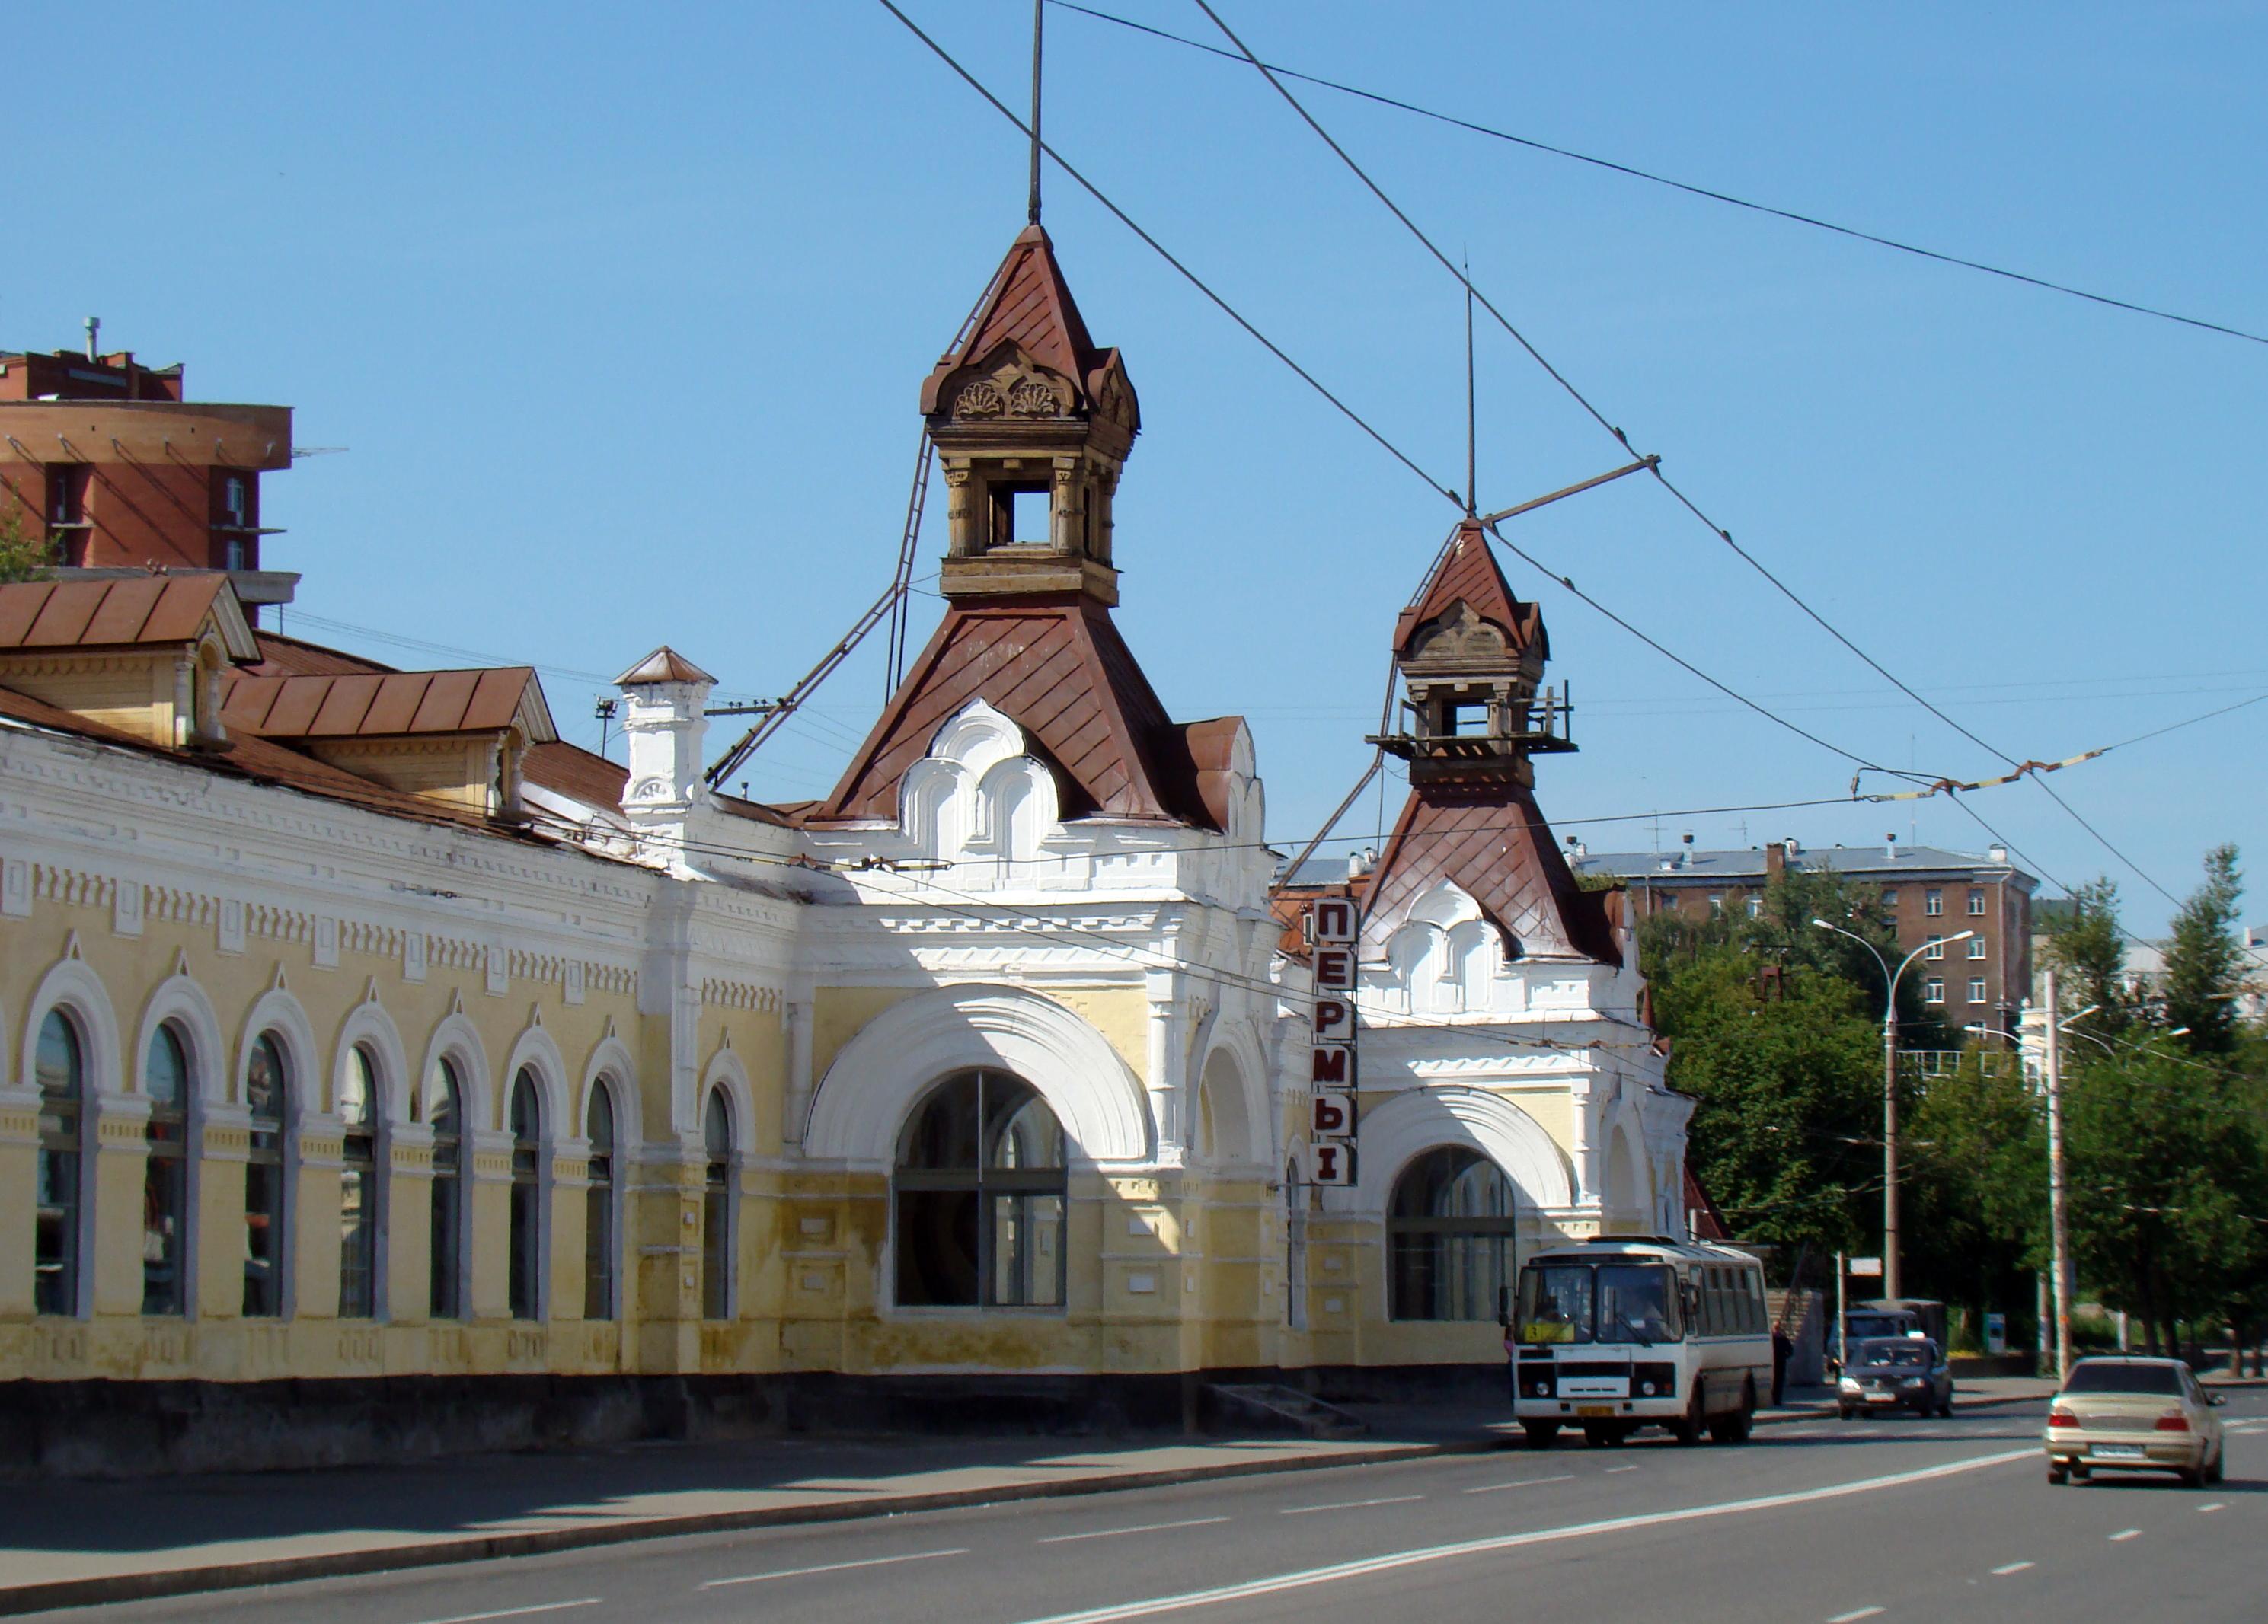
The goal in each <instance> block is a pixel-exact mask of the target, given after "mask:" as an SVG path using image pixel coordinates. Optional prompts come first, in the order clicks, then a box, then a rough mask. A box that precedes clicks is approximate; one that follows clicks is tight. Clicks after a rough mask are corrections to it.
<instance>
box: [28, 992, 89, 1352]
mask: <svg viewBox="0 0 2268 1624" xmlns="http://www.w3.org/2000/svg"><path fill="white" fill-rule="evenodd" d="M33 1071H34V1074H35V1076H36V1078H37V1081H38V1083H39V1086H40V1172H39V1191H38V1197H37V1201H38V1211H37V1216H36V1217H35V1219H34V1224H35V1232H36V1235H37V1240H36V1243H35V1246H34V1249H33V1263H32V1268H33V1286H32V1304H33V1312H37V1313H42V1314H75V1313H77V1312H78V1310H79V1253H80V1247H79V1225H80V1224H81V1223H82V1222H84V1215H85V1201H84V1193H85V1172H86V1157H85V1139H84V1137H83V1135H84V1132H85V1126H86V1124H85V1109H86V1046H85V1044H84V1043H82V1042H80V1041H79V1035H78V1028H77V1026H76V1025H73V1024H72V1021H71V1018H70V1016H68V1015H66V1014H64V1013H63V1010H48V1014H47V1018H46V1019H45V1020H43V1021H41V1022H40V1047H39V1051H38V1054H36V1056H35V1057H34V1059H33Z"/></svg>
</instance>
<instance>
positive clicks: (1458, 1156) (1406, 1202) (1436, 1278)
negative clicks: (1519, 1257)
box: [1386, 1145, 1518, 1319]
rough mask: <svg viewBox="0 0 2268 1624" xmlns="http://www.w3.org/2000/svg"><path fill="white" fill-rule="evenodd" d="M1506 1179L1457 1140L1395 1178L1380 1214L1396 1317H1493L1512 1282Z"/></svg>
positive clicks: (1509, 1199)
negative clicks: (1388, 1204) (1500, 1292)
mask: <svg viewBox="0 0 2268 1624" xmlns="http://www.w3.org/2000/svg"><path fill="white" fill-rule="evenodd" d="M1517 1222H1518V1220H1517V1219H1516V1218H1515V1217H1514V1216H1513V1201H1512V1181H1511V1180H1510V1179H1506V1177H1505V1176H1504V1174H1503V1173H1502V1172H1500V1171H1499V1170H1498V1168H1497V1165H1496V1164H1495V1163H1493V1162H1491V1161H1490V1160H1488V1159H1487V1158H1486V1157H1483V1156H1481V1155H1480V1154H1478V1153H1477V1152H1476V1151H1473V1150H1467V1149H1465V1148H1464V1147H1463V1146H1462V1145H1444V1146H1442V1147H1441V1148H1440V1150H1428V1151H1426V1152H1425V1154H1424V1155H1423V1156H1420V1157H1418V1159H1417V1160H1415V1161H1413V1162H1411V1163H1410V1165H1409V1166H1408V1167H1406V1168H1404V1169H1403V1172H1402V1177H1401V1178H1400V1179H1397V1180H1396V1181H1395V1186H1394V1201H1393V1204H1392V1206H1391V1207H1390V1208H1389V1209H1388V1216H1387V1220H1386V1233H1387V1244H1388V1248H1389V1250H1390V1254H1391V1255H1390V1260H1389V1263H1388V1292H1389V1297H1390V1299H1391V1300H1390V1303H1389V1305H1388V1312H1389V1313H1390V1314H1391V1315H1392V1316H1393V1318H1395V1319H1494V1318H1496V1308H1497V1293H1498V1290H1499V1288H1500V1287H1504V1286H1508V1285H1510V1284H1511V1283H1512V1275H1513V1261H1514V1260H1513V1233H1514V1226H1515V1224H1517Z"/></svg>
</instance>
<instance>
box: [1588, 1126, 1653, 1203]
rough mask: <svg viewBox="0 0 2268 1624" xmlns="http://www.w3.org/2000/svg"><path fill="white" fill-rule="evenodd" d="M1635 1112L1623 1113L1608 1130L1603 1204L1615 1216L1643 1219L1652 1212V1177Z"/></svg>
mask: <svg viewBox="0 0 2268 1624" xmlns="http://www.w3.org/2000/svg"><path fill="white" fill-rule="evenodd" d="M1633 1114H1634V1113H1631V1112H1628V1111H1624V1112H1623V1113H1620V1114H1619V1115H1617V1116H1616V1120H1615V1125H1614V1127H1613V1128H1611V1129H1610V1130H1609V1132H1608V1135H1607V1161H1606V1185H1605V1189H1604V1191H1603V1198H1602V1201H1601V1205H1602V1206H1603V1207H1604V1208H1605V1209H1606V1210H1607V1211H1608V1212H1609V1214H1611V1215H1612V1216H1615V1217H1617V1218H1635V1219H1637V1220H1638V1221H1639V1222H1641V1223H1643V1222H1647V1221H1650V1219H1651V1217H1652V1216H1653V1180H1652V1179H1650V1178H1649V1177H1648V1176H1647V1173H1646V1157H1644V1156H1643V1155H1642V1154H1641V1153H1640V1152H1639V1150H1638V1128H1637V1124H1636V1123H1635V1122H1634V1121H1632V1120H1631V1118H1632V1116H1633Z"/></svg>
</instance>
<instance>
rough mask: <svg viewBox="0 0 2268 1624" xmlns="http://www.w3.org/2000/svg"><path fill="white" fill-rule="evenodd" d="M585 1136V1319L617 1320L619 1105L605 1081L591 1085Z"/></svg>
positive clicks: (601, 1080)
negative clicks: (587, 1169) (587, 1164)
mask: <svg viewBox="0 0 2268 1624" xmlns="http://www.w3.org/2000/svg"><path fill="white" fill-rule="evenodd" d="M584 1131H585V1134H586V1135H588V1136H589V1138H590V1141H591V1165H590V1173H589V1178H590V1184H589V1187H588V1188H587V1189H586V1190H585V1194H584V1196H583V1318H584V1319H613V1318H614V1317H615V1102H614V1097H613V1093H612V1091H610V1090H609V1089H608V1086H607V1084H606V1082H605V1080H604V1079H603V1078H602V1079H600V1081H599V1082H597V1083H594V1084H592V1086H591V1109H590V1114H589V1117H588V1120H587V1121H586V1123H585V1129H584Z"/></svg>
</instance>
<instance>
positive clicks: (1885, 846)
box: [1882, 834, 1898, 863]
mask: <svg viewBox="0 0 2268 1624" xmlns="http://www.w3.org/2000/svg"><path fill="white" fill-rule="evenodd" d="M1882 855H1883V856H1886V857H1888V858H1889V859H1890V860H1891V861H1892V862H1893V863H1895V862H1896V861H1897V856H1898V837H1897V836H1896V835H1895V834H1885V835H1884V836H1882Z"/></svg>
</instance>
